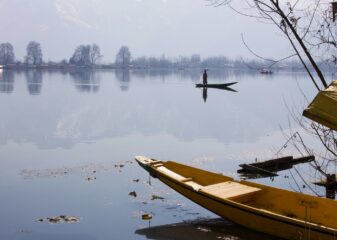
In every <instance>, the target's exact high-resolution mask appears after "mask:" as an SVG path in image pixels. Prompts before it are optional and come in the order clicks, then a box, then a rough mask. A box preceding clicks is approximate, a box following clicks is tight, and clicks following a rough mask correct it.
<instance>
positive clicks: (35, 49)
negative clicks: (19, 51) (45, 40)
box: [26, 41, 43, 65]
mask: <svg viewBox="0 0 337 240" xmlns="http://www.w3.org/2000/svg"><path fill="white" fill-rule="evenodd" d="M42 61H43V60H42V50H41V44H40V43H38V42H35V41H31V42H30V43H28V45H27V56H26V63H28V64H33V65H40V64H42Z"/></svg>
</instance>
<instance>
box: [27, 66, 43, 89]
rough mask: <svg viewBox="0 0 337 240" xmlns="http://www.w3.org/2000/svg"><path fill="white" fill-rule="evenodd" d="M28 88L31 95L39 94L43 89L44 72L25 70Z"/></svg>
mask: <svg viewBox="0 0 337 240" xmlns="http://www.w3.org/2000/svg"><path fill="white" fill-rule="evenodd" d="M25 75H26V79H27V89H28V92H29V94H30V95H39V94H40V93H41V89H42V72H41V71H39V70H28V71H26V72H25Z"/></svg>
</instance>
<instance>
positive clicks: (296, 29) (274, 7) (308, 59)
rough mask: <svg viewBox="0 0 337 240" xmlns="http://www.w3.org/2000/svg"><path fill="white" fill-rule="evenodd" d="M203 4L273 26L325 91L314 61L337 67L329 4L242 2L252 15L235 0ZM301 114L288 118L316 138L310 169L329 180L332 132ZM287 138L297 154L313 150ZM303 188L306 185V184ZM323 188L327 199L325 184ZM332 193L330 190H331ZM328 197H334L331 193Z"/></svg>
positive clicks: (335, 149) (335, 139)
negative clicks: (317, 145) (318, 149)
mask: <svg viewBox="0 0 337 240" xmlns="http://www.w3.org/2000/svg"><path fill="white" fill-rule="evenodd" d="M207 1H208V2H210V4H211V5H212V6H216V7H218V6H222V5H228V6H229V7H231V8H232V9H233V10H235V11H236V12H238V13H239V14H243V15H245V16H248V17H253V18H257V19H259V20H260V21H263V22H268V23H272V24H274V25H275V26H276V27H277V28H278V29H279V30H280V31H281V32H282V33H284V36H285V37H286V39H288V41H289V43H290V45H291V46H292V48H293V50H294V54H295V55H296V56H298V58H299V59H300V61H301V62H302V64H303V66H304V68H305V69H306V71H307V73H308V74H309V76H310V78H311V80H312V81H313V83H314V85H315V87H316V88H317V90H318V91H320V90H321V87H320V86H319V84H318V83H319V82H320V83H321V85H323V87H324V88H327V86H328V84H327V82H326V80H325V78H324V75H323V73H322V71H321V69H320V66H319V65H318V64H317V61H316V59H317V58H320V60H323V61H324V60H325V61H331V60H332V62H334V63H335V64H337V57H336V54H337V31H336V30H337V28H336V27H337V25H336V23H335V22H334V20H335V16H334V15H333V14H332V11H331V8H330V3H329V1H323V0H310V1H308V0H302V1H301V0H296V1H291V2H289V1H287V2H286V1H279V0H246V1H245V2H246V3H247V5H248V6H249V9H255V10H257V11H255V12H254V13H253V14H251V12H250V13H245V12H241V11H239V10H237V9H236V8H235V7H233V2H234V1H235V0H207ZM326 56H328V58H329V59H327V57H326ZM284 59H286V58H284ZM281 60H283V59H281ZM308 64H309V65H308ZM310 65H311V68H312V69H314V71H315V73H316V75H317V77H314V75H313V74H312V73H311V72H310V70H309V67H310ZM301 112H302V110H301V111H300V112H292V117H293V118H294V119H295V120H296V122H297V123H298V124H299V125H300V126H301V127H302V129H304V130H306V131H307V132H308V133H310V134H312V135H313V136H314V137H316V138H318V139H319V141H320V142H321V144H322V152H321V153H315V155H316V157H318V159H317V160H316V161H314V162H313V164H312V167H313V168H314V169H316V170H317V172H319V173H320V174H321V175H323V176H325V177H326V178H327V179H331V176H332V175H330V174H328V173H329V172H331V166H333V165H334V164H335V163H336V162H337V136H336V133H335V132H334V131H333V130H332V129H330V128H327V127H325V126H322V125H320V124H317V123H314V122H310V121H307V120H305V119H303V118H302V116H301V115H302V114H301ZM290 139H292V140H291V143H292V144H293V146H295V148H296V149H297V150H298V151H299V152H300V153H301V154H305V153H307V154H312V153H313V150H311V149H310V148H309V147H308V146H307V145H306V144H305V142H304V140H303V139H302V137H301V136H300V135H299V134H298V133H297V132H296V133H291V134H290ZM331 164H333V165H331ZM333 179H334V184H335V183H336V182H335V181H336V179H335V178H334V177H333ZM302 180H303V179H302ZM303 181H304V180H303ZM327 182H328V180H327ZM306 184H307V183H306ZM307 185H308V186H309V184H307ZM326 187H327V196H328V184H327V185H326ZM333 187H334V186H333ZM330 190H331V189H330ZM336 190H337V189H333V191H336ZM332 196H333V197H334V194H333V195H332Z"/></svg>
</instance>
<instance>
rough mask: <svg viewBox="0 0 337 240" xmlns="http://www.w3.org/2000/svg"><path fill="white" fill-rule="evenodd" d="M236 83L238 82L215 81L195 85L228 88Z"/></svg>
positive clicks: (198, 86)
mask: <svg viewBox="0 0 337 240" xmlns="http://www.w3.org/2000/svg"><path fill="white" fill-rule="evenodd" d="M234 84H237V82H230V83H214V84H211V83H210V84H201V83H200V84H196V85H195V86H196V87H197V88H226V87H229V86H232V85H234Z"/></svg>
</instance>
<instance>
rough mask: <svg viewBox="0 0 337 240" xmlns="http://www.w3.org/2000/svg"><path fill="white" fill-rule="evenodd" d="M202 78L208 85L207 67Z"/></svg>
mask: <svg viewBox="0 0 337 240" xmlns="http://www.w3.org/2000/svg"><path fill="white" fill-rule="evenodd" d="M202 80H203V84H204V85H206V84H207V69H205V70H204V74H203V75H202Z"/></svg>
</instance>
